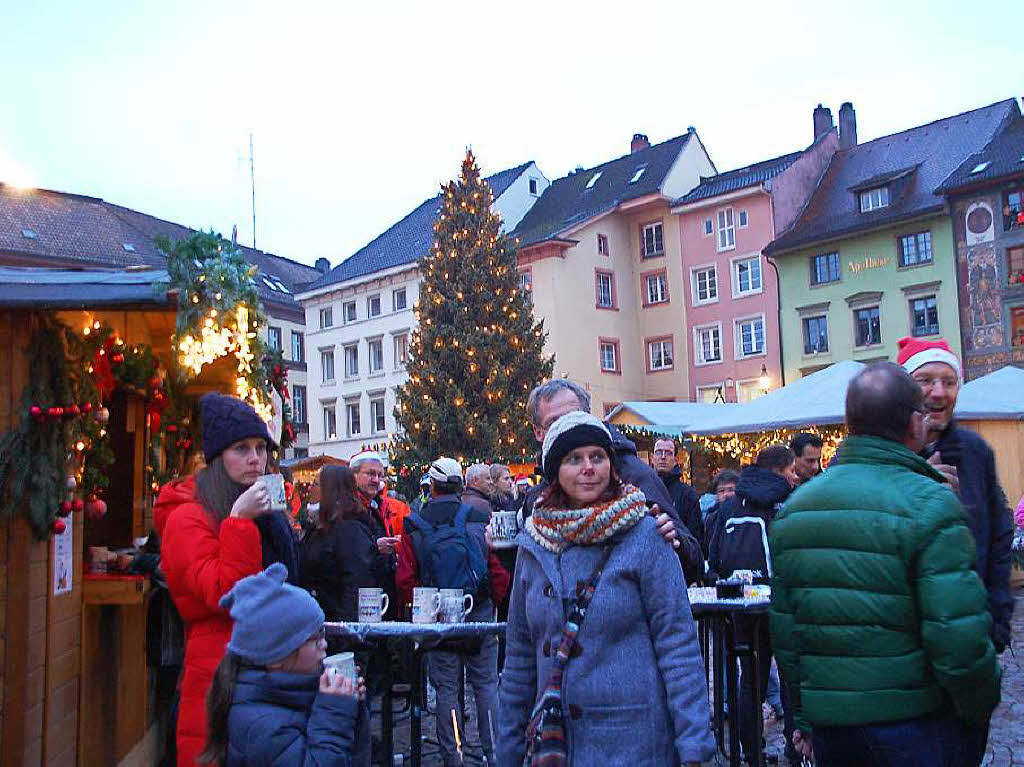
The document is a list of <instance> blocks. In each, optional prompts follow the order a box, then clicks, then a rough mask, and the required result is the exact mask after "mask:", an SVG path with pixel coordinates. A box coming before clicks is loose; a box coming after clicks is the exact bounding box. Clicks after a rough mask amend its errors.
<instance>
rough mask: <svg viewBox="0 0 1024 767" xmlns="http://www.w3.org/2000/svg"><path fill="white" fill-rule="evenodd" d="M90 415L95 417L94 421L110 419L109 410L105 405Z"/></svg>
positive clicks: (100, 421)
mask: <svg viewBox="0 0 1024 767" xmlns="http://www.w3.org/2000/svg"><path fill="white" fill-rule="evenodd" d="M92 417H93V418H95V419H96V423H106V422H107V421H109V420H110V411H109V410H107V409H106V408H105V407H101V408H100V409H99V410H97V411H96V412H95V413H93V416H92Z"/></svg>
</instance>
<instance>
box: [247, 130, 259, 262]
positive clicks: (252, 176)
mask: <svg viewBox="0 0 1024 767" xmlns="http://www.w3.org/2000/svg"><path fill="white" fill-rule="evenodd" d="M249 186H250V187H251V188H252V249H253V250H258V248H257V247H256V163H255V162H254V161H253V153H252V131H251V130H250V131H249Z"/></svg>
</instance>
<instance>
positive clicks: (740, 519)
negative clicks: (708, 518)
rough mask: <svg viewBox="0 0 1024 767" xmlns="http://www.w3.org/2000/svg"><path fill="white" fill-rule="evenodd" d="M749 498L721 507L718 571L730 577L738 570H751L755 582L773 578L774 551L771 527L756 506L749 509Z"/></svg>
mask: <svg viewBox="0 0 1024 767" xmlns="http://www.w3.org/2000/svg"><path fill="white" fill-rule="evenodd" d="M746 511H747V509H746V502H745V501H744V502H741V503H737V504H729V506H727V507H726V508H723V509H722V510H721V511H719V515H720V516H722V515H727V516H725V518H724V519H720V520H719V522H718V524H719V525H720V526H721V534H720V538H719V543H718V574H719V575H720V576H721V577H723V578H728V577H729V576H730V575H732V573H733V572H734V571H736V570H750V571H751V572H753V574H754V582H755V583H767V582H768V581H770V580H771V578H772V572H773V571H772V555H771V552H770V551H769V550H768V527H767V525H766V524H765V521H764V519H763V518H762V517H761V515H760V514H758V513H757V512H756V511H754V510H750V512H749V514H745V513H744V512H746Z"/></svg>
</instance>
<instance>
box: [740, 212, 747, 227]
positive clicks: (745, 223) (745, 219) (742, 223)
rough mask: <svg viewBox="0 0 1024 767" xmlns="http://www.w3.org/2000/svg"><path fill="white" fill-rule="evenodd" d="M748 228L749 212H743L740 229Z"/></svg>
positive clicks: (741, 213)
mask: <svg viewBox="0 0 1024 767" xmlns="http://www.w3.org/2000/svg"><path fill="white" fill-rule="evenodd" d="M746 228H747V211H745V210H741V211H740V229H746Z"/></svg>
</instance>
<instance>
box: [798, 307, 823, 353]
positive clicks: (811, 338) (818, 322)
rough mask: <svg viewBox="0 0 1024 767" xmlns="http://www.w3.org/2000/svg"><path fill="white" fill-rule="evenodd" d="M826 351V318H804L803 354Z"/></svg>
mask: <svg viewBox="0 0 1024 767" xmlns="http://www.w3.org/2000/svg"><path fill="white" fill-rule="evenodd" d="M827 351H828V317H825V316H824V315H821V316H818V317H804V354H823V353H824V352H827Z"/></svg>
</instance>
